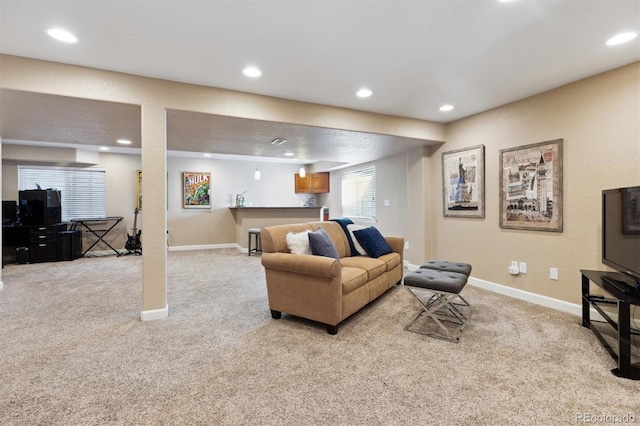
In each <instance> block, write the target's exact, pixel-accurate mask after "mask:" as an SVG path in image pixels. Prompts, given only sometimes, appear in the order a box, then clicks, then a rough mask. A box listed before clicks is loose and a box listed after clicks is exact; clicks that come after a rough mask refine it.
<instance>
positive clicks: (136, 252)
mask: <svg viewBox="0 0 640 426" xmlns="http://www.w3.org/2000/svg"><path fill="white" fill-rule="evenodd" d="M130 254H137V255H140V256H142V249H141V248H140V249H135V250H128V251H127V252H126V253H123V254H122V255H123V256H129V255H130Z"/></svg>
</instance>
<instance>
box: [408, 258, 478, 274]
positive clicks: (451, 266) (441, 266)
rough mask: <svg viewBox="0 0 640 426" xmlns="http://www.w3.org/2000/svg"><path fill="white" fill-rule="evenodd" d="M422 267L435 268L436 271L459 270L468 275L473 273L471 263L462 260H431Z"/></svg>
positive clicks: (421, 266)
mask: <svg viewBox="0 0 640 426" xmlns="http://www.w3.org/2000/svg"><path fill="white" fill-rule="evenodd" d="M420 268H421V269H434V270H436V271H446V272H458V273H460V274H464V275H466V276H467V277H468V276H469V275H470V274H471V265H469V264H468V263H462V262H447V261H445V260H429V261H427V262H425V263H423V264H422V265H420Z"/></svg>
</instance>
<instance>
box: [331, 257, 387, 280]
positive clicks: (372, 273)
mask: <svg viewBox="0 0 640 426" xmlns="http://www.w3.org/2000/svg"><path fill="white" fill-rule="evenodd" d="M340 264H341V265H342V266H343V268H344V267H345V266H347V267H352V268H360V269H364V270H365V271H367V281H371V280H372V279H374V278H376V277H379V276H380V275H382V274H384V273H385V272H387V263H386V262H385V261H384V260H382V259H372V258H370V257H368V256H356V257H343V258H342V259H340Z"/></svg>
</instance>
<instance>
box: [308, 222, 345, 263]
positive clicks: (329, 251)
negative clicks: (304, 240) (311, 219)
mask: <svg viewBox="0 0 640 426" xmlns="http://www.w3.org/2000/svg"><path fill="white" fill-rule="evenodd" d="M309 245H310V246H311V253H313V254H314V255H316V256H326V257H332V258H334V259H338V260H340V256H338V250H336V246H334V245H333V241H331V238H329V234H327V231H325V230H324V229H322V228H318V230H317V231H316V232H309Z"/></svg>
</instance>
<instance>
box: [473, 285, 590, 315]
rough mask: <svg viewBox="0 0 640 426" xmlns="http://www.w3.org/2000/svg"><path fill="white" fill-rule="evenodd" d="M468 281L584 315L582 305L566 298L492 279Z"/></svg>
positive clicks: (500, 292) (508, 294)
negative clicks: (525, 289)
mask: <svg viewBox="0 0 640 426" xmlns="http://www.w3.org/2000/svg"><path fill="white" fill-rule="evenodd" d="M467 283H468V284H470V285H472V286H475V287H479V288H483V289H485V290H489V291H493V292H494V293H498V294H503V295H505V296H509V297H513V298H515V299H519V300H524V301H525V302H531V303H535V304H536V305H541V306H545V307H547V308H551V309H555V310H558V311H563V312H567V313H569V314H573V315H577V316H579V317H581V316H582V305H578V304H576V303H569V302H565V301H564V300H558V299H554V298H551V297H548V296H543V295H541V294H535V293H531V292H528V291H524V290H519V289H517V288H513V287H508V286H506V285H501V284H496V283H492V282H490V281H485V280H481V279H480V278H474V277H469V281H467ZM594 312H595V310H594ZM596 314H597V312H596ZM598 316H599V315H598Z"/></svg>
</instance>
